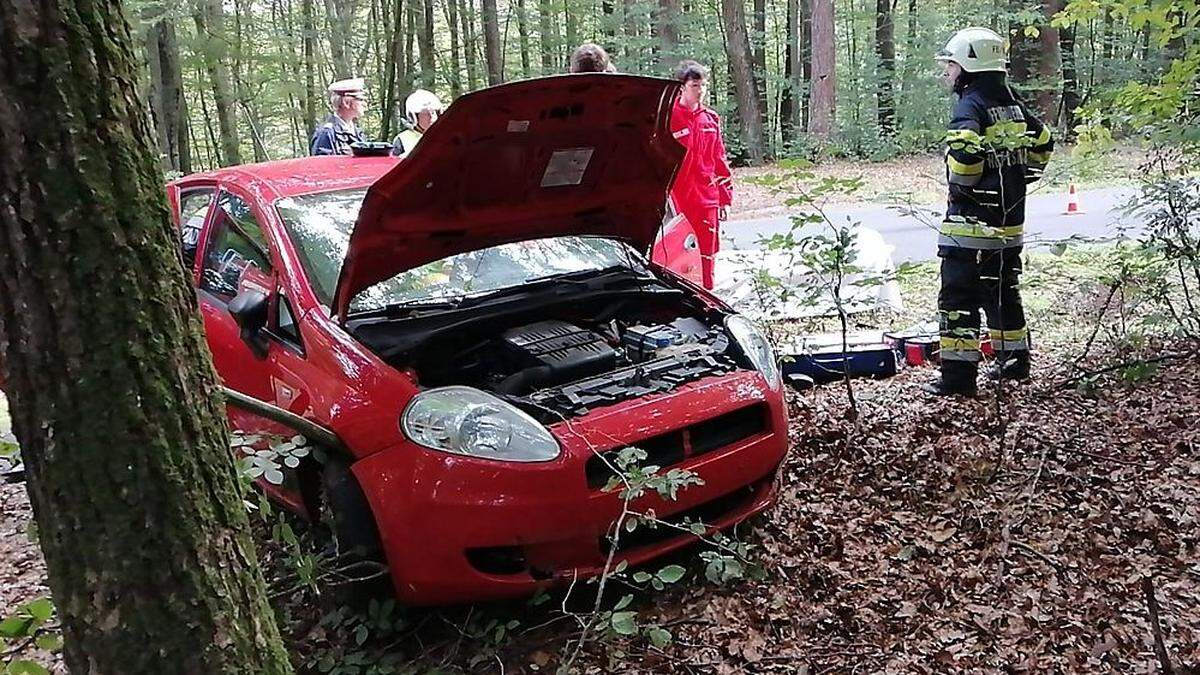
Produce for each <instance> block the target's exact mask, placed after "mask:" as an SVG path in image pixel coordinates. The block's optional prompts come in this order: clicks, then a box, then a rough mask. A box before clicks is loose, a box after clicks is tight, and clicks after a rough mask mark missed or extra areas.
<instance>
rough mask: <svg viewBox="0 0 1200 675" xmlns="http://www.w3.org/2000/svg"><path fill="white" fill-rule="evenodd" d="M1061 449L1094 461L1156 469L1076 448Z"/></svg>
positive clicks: (1147, 465) (1148, 465) (1140, 463)
mask: <svg viewBox="0 0 1200 675" xmlns="http://www.w3.org/2000/svg"><path fill="white" fill-rule="evenodd" d="M1060 449H1061V450H1063V451H1065V452H1070V453H1073V454H1076V455H1083V456H1084V457H1091V458H1092V459H1098V460H1100V461H1102V462H1116V463H1117V464H1124V465H1126V466H1136V467H1138V468H1140V469H1153V468H1154V467H1153V466H1152V465H1150V464H1143V463H1142V462H1135V461H1133V460H1129V459H1121V458H1119V457H1110V456H1108V455H1100V454H1097V453H1094V452H1088V451H1087V450H1077V449H1075V448H1060Z"/></svg>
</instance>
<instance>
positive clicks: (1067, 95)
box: [1058, 26, 1082, 140]
mask: <svg viewBox="0 0 1200 675" xmlns="http://www.w3.org/2000/svg"><path fill="white" fill-rule="evenodd" d="M1058 47H1059V52H1060V53H1061V54H1062V78H1063V89H1062V123H1063V128H1064V129H1065V130H1066V139H1068V140H1069V139H1073V138H1074V136H1075V109H1076V108H1078V107H1079V106H1080V104H1081V103H1082V99H1081V98H1080V95H1079V74H1078V71H1077V70H1076V68H1075V27H1074V26H1064V27H1062V28H1060V29H1058Z"/></svg>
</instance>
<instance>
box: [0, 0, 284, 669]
mask: <svg viewBox="0 0 1200 675" xmlns="http://www.w3.org/2000/svg"><path fill="white" fill-rule="evenodd" d="M120 7H121V5H120V3H119V2H117V1H116V0H41V1H40V2H37V3H29V2H13V1H11V0H4V1H3V2H2V3H0V40H2V41H3V44H4V49H3V50H0V72H2V73H4V77H2V78H0V204H3V205H4V207H3V208H0V242H2V243H0V353H2V354H3V356H2V357H0V366H2V367H3V368H4V373H3V379H4V381H5V391H6V393H7V395H8V397H9V401H10V403H11V405H12V418H13V425H14V429H15V431H16V435H17V438H18V441H19V442H20V444H21V450H22V455H23V458H24V460H25V467H26V489H27V490H28V492H29V497H30V502H31V504H32V506H33V514H34V518H35V520H36V522H37V525H38V542H39V545H40V546H41V549H42V553H43V555H44V557H45V561H46V569H47V573H48V577H49V585H50V590H51V593H52V594H53V597H54V602H55V605H56V606H57V607H58V611H59V615H60V618H61V624H62V631H63V635H64V638H65V645H64V651H63V658H64V661H65V663H66V666H67V668H69V669H70V671H71V672H75V673H187V674H191V673H196V674H200V673H289V672H291V667H290V664H289V662H288V656H287V653H286V651H285V649H284V647H283V644H282V641H281V639H280V635H279V631H278V629H277V628H276V626H275V619H274V613H273V612H272V609H271V607H270V606H269V604H268V603H267V597H266V592H265V588H264V582H263V577H262V574H261V572H260V570H259V569H258V566H257V564H256V562H255V560H256V555H255V550H254V544H253V541H252V539H251V537H250V531H249V523H248V519H247V515H246V510H245V506H244V504H243V502H242V498H243V487H242V484H241V482H240V480H239V477H238V474H237V470H236V469H235V465H234V461H233V456H232V454H231V452H230V450H229V445H228V437H227V433H226V430H225V421H224V420H225V413H224V405H223V403H222V398H221V394H220V390H219V388H218V386H217V379H216V375H215V373H214V372H213V369H212V365H211V362H210V358H209V355H208V349H207V347H206V346H205V342H204V337H203V335H202V333H201V326H200V318H199V313H198V312H197V310H196V295H195V291H194V290H193V289H192V286H191V284H190V282H189V281H188V278H187V276H186V275H185V272H184V268H183V265H182V262H181V257H180V252H179V244H178V239H177V236H176V232H175V229H174V227H173V226H172V225H171V223H170V220H169V218H168V216H167V208H166V204H165V200H164V199H163V186H162V173H161V172H160V171H159V168H158V164H157V161H156V160H155V158H154V152H153V149H152V147H151V143H152V141H151V138H152V136H151V131H150V129H149V127H148V125H147V123H146V118H145V115H144V111H145V108H144V106H143V105H142V102H141V101H140V100H139V96H138V93H137V91H136V89H135V85H134V83H135V82H136V81H137V72H136V65H135V64H136V61H135V58H134V55H133V50H132V46H131V45H132V40H131V39H130V32H129V26H128V24H127V23H126V21H125V18H124V16H122V14H121V9H120ZM29 111H37V120H36V124H31V123H30V117H29ZM47 129H52V130H53V133H46V130H47Z"/></svg>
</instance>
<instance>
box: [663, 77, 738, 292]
mask: <svg viewBox="0 0 1200 675" xmlns="http://www.w3.org/2000/svg"><path fill="white" fill-rule="evenodd" d="M671 133H672V135H674V136H675V140H677V141H679V142H680V143H681V144H682V145H683V146H684V147H685V148H687V154H686V155H684V157H683V164H682V165H681V166H680V167H679V173H678V174H677V175H676V176H675V183H674V185H672V186H671V197H672V198H673V199H674V200H675V206H676V208H678V209H679V211H680V212H681V213H683V215H684V216H685V217H686V218H687V219H688V221H689V222H690V223H691V224H692V227H693V228H694V229H695V231H696V239H697V243H698V244H699V247H700V269H701V273H702V276H703V279H704V287H705V288H708V289H712V287H713V256H714V255H716V253H717V251H719V250H720V248H721V230H720V218H718V212H719V210H720V209H721V208H722V207H726V206H729V204H730V202H731V201H733V186H732V182H731V181H730V180H729V178H730V176H732V175H733V174H732V172H731V171H730V170H729V162H728V161H727V160H726V159H725V142H724V141H723V140H722V138H721V118H720V117H718V116H717V113H716V112H714V111H713V110H712V108H709V107H707V106H705V105H703V104H701V105H700V107H699V108H697V109H695V110H689V109H688V108H687V107H686V106H684V105H683V104H681V103H679V101H676V102H675V108H674V109H673V110H672V111H671Z"/></svg>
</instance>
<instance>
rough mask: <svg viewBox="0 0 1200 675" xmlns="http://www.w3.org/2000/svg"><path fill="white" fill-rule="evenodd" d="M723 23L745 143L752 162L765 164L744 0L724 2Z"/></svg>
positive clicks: (760, 117) (722, 3)
mask: <svg viewBox="0 0 1200 675" xmlns="http://www.w3.org/2000/svg"><path fill="white" fill-rule="evenodd" d="M721 20H722V22H723V23H724V24H725V35H726V44H725V51H726V54H727V55H728V57H729V67H730V70H731V71H732V73H733V85H734V91H735V92H736V94H737V103H738V106H737V108H738V121H739V122H740V123H741V128H742V140H743V141H744V142H745V143H746V154H748V155H749V156H750V163H751V164H753V165H755V166H757V165H760V164H762V163H763V160H764V159H765V157H766V151H765V148H764V147H763V126H762V113H760V112H759V110H758V96H757V92H756V91H755V88H754V72H753V67H752V66H751V56H750V40H749V39H748V37H747V35H746V10H745V8H744V7H743V5H742V0H721Z"/></svg>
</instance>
